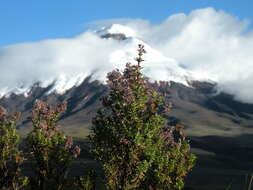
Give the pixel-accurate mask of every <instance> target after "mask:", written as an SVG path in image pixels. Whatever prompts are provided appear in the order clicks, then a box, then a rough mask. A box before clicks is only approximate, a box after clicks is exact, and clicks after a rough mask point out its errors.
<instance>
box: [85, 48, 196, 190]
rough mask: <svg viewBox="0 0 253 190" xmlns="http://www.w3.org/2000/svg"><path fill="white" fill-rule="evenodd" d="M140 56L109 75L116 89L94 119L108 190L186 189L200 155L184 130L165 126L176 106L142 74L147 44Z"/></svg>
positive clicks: (94, 146)
mask: <svg viewBox="0 0 253 190" xmlns="http://www.w3.org/2000/svg"><path fill="white" fill-rule="evenodd" d="M138 52H139V54H138V57H137V58H136V61H137V65H131V64H130V63H127V64H126V68H125V70H124V71H123V73H121V72H120V71H119V70H115V71H113V72H111V73H109V74H108V76H107V78H108V81H107V84H108V86H109V88H110V91H109V94H108V95H107V96H105V97H103V98H102V105H103V107H102V108H101V109H100V110H99V111H98V112H97V115H96V117H95V118H94V119H93V127H92V132H93V134H92V135H91V136H90V140H91V142H92V151H93V153H94V154H95V156H96V158H97V159H98V160H99V161H100V163H101V165H102V168H103V170H104V173H105V177H106V187H107V189H110V190H121V189H122V190H130V189H182V188H183V178H184V177H185V176H186V174H187V173H188V172H189V171H190V169H191V168H192V167H193V165H194V161H195V156H194V155H192V154H190V153H189V143H188V141H187V140H186V139H185V137H184V135H183V134H182V132H181V129H179V127H166V126H165V123H166V120H165V119H164V118H163V117H162V116H163V114H164V113H165V111H167V110H169V109H170V104H169V103H167V102H165V99H164V97H163V96H161V95H160V94H159V93H158V92H156V91H155V90H154V89H152V88H151V86H150V85H149V83H148V81H147V79H146V78H145V77H144V76H143V75H142V73H141V69H142V67H141V65H140V64H141V62H142V61H143V59H142V56H143V54H144V53H145V50H144V47H143V46H142V45H139V50H138Z"/></svg>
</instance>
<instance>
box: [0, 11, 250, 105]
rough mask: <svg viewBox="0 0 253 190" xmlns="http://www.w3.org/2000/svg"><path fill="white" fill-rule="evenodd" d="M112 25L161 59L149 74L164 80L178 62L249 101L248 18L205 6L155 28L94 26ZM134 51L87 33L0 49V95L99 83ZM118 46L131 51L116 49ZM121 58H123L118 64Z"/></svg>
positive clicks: (146, 24) (143, 24)
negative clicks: (88, 81)
mask: <svg viewBox="0 0 253 190" xmlns="http://www.w3.org/2000/svg"><path fill="white" fill-rule="evenodd" d="M114 23H118V24H124V25H126V26H128V27H130V28H132V29H133V30H134V34H135V37H136V38H138V39H141V40H143V41H144V42H145V43H147V44H149V45H150V46H151V47H153V48H154V49H156V50H158V51H159V52H161V54H162V55H161V56H163V57H165V58H164V59H163V61H161V62H159V64H157V65H154V66H153V67H152V68H153V70H154V71H153V72H152V71H150V73H149V74H150V76H157V75H159V74H158V73H159V72H162V75H163V76H164V75H165V74H164V69H163V68H167V67H168V64H172V65H173V64H174V65H175V67H176V66H178V64H179V65H180V66H181V67H182V69H184V70H186V71H189V72H194V73H201V74H202V75H203V76H206V77H207V78H210V79H212V80H214V81H216V82H217V83H218V87H219V89H220V90H221V91H224V92H227V93H230V94H233V95H234V96H235V99H237V100H240V101H242V102H247V103H253V88H252V87H253V54H252V51H253V32H252V30H251V29H249V21H248V20H240V19H238V18H237V17H235V16H232V15H230V14H228V13H225V12H223V11H216V10H214V9H213V8H206V9H199V10H194V11H192V12H191V13H190V14H188V15H185V14H176V15H171V16H169V17H168V18H167V19H166V20H164V21H163V22H162V23H159V24H152V23H150V22H149V21H146V20H141V19H138V20H131V19H126V20H117V19H116V20H107V21H102V22H99V23H96V25H98V26H104V25H110V24H114ZM133 47H134V46H132V45H129V44H127V43H122V42H118V41H115V40H112V39H110V40H105V39H101V38H99V37H98V36H97V35H96V34H94V33H93V32H91V31H86V32H84V33H83V34H80V35H78V36H75V37H73V38H69V39H55V40H45V41H40V42H36V43H24V44H17V45H13V46H6V47H2V48H0V96H1V93H2V94H5V93H6V92H9V91H11V90H13V89H15V88H16V87H20V88H19V89H17V88H16V91H18V90H19V91H20V92H21V91H25V90H27V89H28V88H29V87H30V86H31V85H32V84H33V83H34V82H37V81H42V82H43V83H42V85H44V86H46V85H48V84H50V83H52V82H53V81H54V80H55V79H60V80H56V84H57V85H58V86H57V85H56V88H58V90H60V89H64V88H68V86H69V87H71V86H73V84H76V85H78V84H79V83H80V81H82V79H83V77H84V76H88V75H91V74H93V77H94V78H96V79H99V80H104V77H105V75H106V73H107V72H108V71H111V70H112V69H113V68H115V67H120V68H123V66H124V64H125V61H131V60H132V59H131V57H132V56H133V55H134V52H135V49H136V48H135V47H134V48H133ZM122 48H123V49H124V48H130V49H129V51H127V52H122V51H119V50H121V49H122ZM112 52H113V53H112ZM122 54H124V55H122ZM126 55H127V56H126ZM159 56H160V55H159ZM117 57H118V58H117ZM123 57H124V58H125V59H126V60H122V59H121V58H123ZM167 58H168V59H167ZM170 58H171V59H170ZM147 59H148V57H147ZM154 60H155V58H153V61H154ZM166 60H167V61H166ZM168 60H170V61H168ZM173 60H176V61H177V63H178V64H176V63H175V62H174V61H173ZM122 61H123V63H122ZM120 62H121V63H120ZM156 68H157V70H155V69H156ZM177 70H178V68H177ZM180 72H181V71H180ZM182 72H183V70H182ZM152 73H153V74H152ZM168 75H169V73H168ZM166 77H169V76H166ZM166 77H165V79H166ZM163 79H164V78H163Z"/></svg>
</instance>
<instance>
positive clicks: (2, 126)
mask: <svg viewBox="0 0 253 190" xmlns="http://www.w3.org/2000/svg"><path fill="white" fill-rule="evenodd" d="M19 116H20V114H18V113H17V114H14V115H8V113H7V111H6V110H5V109H4V108H2V107H0V187H1V190H20V189H23V187H24V186H26V184H27V183H28V180H27V178H26V177H24V176H22V174H21V165H22V163H23V162H24V157H23V155H22V152H21V151H20V150H19V149H18V145H19V136H18V135H17V132H16V122H17V121H18V119H19Z"/></svg>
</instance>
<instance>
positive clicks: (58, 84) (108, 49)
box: [0, 24, 199, 97]
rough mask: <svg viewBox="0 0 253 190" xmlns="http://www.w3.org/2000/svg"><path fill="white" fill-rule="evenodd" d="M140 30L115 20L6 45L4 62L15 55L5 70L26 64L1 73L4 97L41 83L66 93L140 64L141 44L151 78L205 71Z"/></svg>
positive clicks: (182, 78) (184, 78)
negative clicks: (68, 34) (69, 34)
mask: <svg viewBox="0 0 253 190" xmlns="http://www.w3.org/2000/svg"><path fill="white" fill-rule="evenodd" d="M135 35H136V32H135V31H134V30H133V29H131V28H130V27H128V26H124V25H120V24H113V25H111V26H110V27H102V28H101V29H98V30H96V31H94V32H86V33H83V34H81V35H79V36H77V37H75V38H73V39H56V40H47V41H42V42H37V43H30V44H19V45H16V46H9V47H4V48H2V49H1V50H0V51H2V52H5V51H6V52H8V53H9V54H11V55H9V57H6V58H5V57H4V58H2V59H0V61H1V62H2V61H4V60H5V59H7V60H8V59H11V60H12V62H11V63H9V64H10V65H4V66H3V67H4V68H3V69H4V70H6V72H5V73H6V74H7V73H10V72H12V71H13V67H16V66H18V65H23V66H21V67H20V69H19V70H17V71H15V73H14V75H9V76H8V78H7V76H2V77H1V76H0V78H1V80H0V97H3V96H8V95H10V94H11V93H15V94H24V95H25V96H29V91H30V89H31V88H32V86H33V85H34V84H35V83H36V84H39V85H40V86H41V87H43V88H46V87H48V86H50V88H49V90H48V91H47V93H46V94H50V93H53V92H55V93H59V94H62V93H64V92H65V91H66V90H68V89H70V88H72V87H74V86H78V85H80V84H81V83H82V81H83V80H84V79H85V78H87V77H90V76H91V81H92V80H99V81H101V82H105V80H106V74H107V73H108V72H110V71H112V70H113V69H116V68H118V69H120V70H123V69H124V67H125V63H126V62H132V63H134V58H135V57H136V55H137V51H136V50H137V47H138V44H143V45H144V46H145V49H146V51H147V54H146V55H145V56H144V58H145V62H144V63H143V67H144V70H143V72H144V74H145V75H146V76H147V77H149V78H150V80H151V81H155V80H157V81H159V80H164V81H174V82H179V83H182V84H184V85H188V82H189V80H195V76H199V75H197V74H194V73H191V72H189V71H186V70H185V69H184V68H182V67H180V66H179V64H178V63H177V62H176V60H173V59H171V58H169V57H166V56H164V55H163V54H162V53H161V52H159V51H158V50H156V49H155V48H152V47H151V46H150V45H148V44H147V43H145V42H144V41H142V40H141V39H139V38H138V37H136V36H135ZM30 50H31V51H30ZM96 51H97V52H96ZM41 52H42V53H41ZM43 52H46V53H47V54H45V55H44V54H43ZM10 56H12V57H10ZM16 58H18V59H16ZM43 65H44V66H43ZM46 67H48V68H46ZM11 69H12V71H11ZM15 75H16V76H15ZM22 75H23V76H22ZM4 79H5V80H7V81H4ZM197 79H198V80H199V78H197Z"/></svg>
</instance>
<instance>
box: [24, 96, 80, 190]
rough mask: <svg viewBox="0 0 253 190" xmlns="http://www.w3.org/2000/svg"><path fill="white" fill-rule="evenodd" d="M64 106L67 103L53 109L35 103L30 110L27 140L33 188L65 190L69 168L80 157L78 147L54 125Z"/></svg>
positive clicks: (44, 104)
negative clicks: (30, 121)
mask: <svg viewBox="0 0 253 190" xmlns="http://www.w3.org/2000/svg"><path fill="white" fill-rule="evenodd" d="M66 106H67V103H66V102H64V103H61V104H59V105H58V106H57V107H56V108H54V107H52V106H50V105H49V104H46V103H44V102H42V101H36V103H35V106H34V108H33V110H32V117H31V119H32V123H33V130H32V132H31V133H30V134H29V135H28V137H27V141H28V147H29V149H30V150H29V152H30V154H31V159H32V161H33V171H34V177H31V180H30V181H31V183H30V184H31V188H32V189H38V190H44V189H50V190H61V189H65V185H66V184H67V183H68V179H67V174H68V170H69V166H70V165H71V164H72V162H73V160H74V159H75V158H76V157H77V156H78V155H79V154H80V148H79V147H78V146H73V140H72V138H71V137H68V136H66V135H65V134H64V133H63V132H62V131H61V130H60V129H59V126H58V125H57V123H56V122H57V120H58V119H59V117H60V115H61V113H62V112H64V111H65V110H66Z"/></svg>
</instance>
